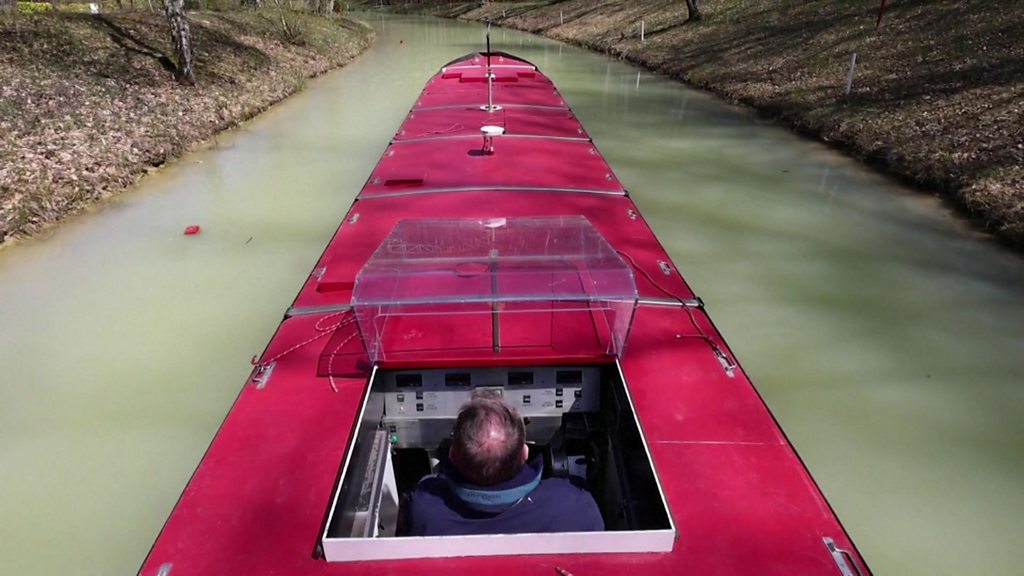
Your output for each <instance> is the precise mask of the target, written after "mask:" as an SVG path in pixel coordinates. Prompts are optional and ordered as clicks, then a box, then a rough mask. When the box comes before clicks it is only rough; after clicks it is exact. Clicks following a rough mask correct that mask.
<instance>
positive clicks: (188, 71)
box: [164, 0, 196, 86]
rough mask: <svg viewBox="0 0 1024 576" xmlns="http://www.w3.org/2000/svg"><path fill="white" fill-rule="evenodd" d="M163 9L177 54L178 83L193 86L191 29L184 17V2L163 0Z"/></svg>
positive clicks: (194, 78)
mask: <svg viewBox="0 0 1024 576" xmlns="http://www.w3.org/2000/svg"><path fill="white" fill-rule="evenodd" d="M164 10H166V12H167V20H169V21H170V23H171V40H172V41H173V42H174V50H175V52H176V53H177V54H178V71H177V74H176V76H177V78H178V83H180V84H184V85H186V86H195V83H196V75H195V72H194V71H193V70H192V31H191V30H189V27H188V19H187V18H185V2H184V0H164Z"/></svg>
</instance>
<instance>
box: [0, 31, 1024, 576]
mask: <svg viewBox="0 0 1024 576" xmlns="http://www.w3.org/2000/svg"><path fill="white" fill-rule="evenodd" d="M371 19H372V20H373V21H374V22H375V25H376V26H377V28H378V30H379V40H378V43H377V45H376V46H375V47H374V48H373V49H372V50H371V51H370V52H369V53H368V54H367V55H366V56H364V57H363V58H362V59H360V60H359V61H357V62H356V63H354V64H353V65H352V66H350V67H349V68H347V69H345V70H343V71H340V72H339V73H336V74H332V75H329V76H327V77H326V78H323V79H321V80H319V81H315V82H311V83H310V86H309V89H308V90H307V91H306V92H305V93H303V94H301V95H299V96H298V97H296V98H294V99H293V100H291V101H289V102H287V103H286V104H284V105H283V106H281V107H279V108H276V109H275V110H273V111H271V112H270V113H269V114H267V115H265V116H263V117H261V118H259V119H258V120H256V121H254V122H252V123H250V124H248V125H246V126H245V127H244V128H243V129H241V130H239V131H237V132H235V133H234V134H231V135H228V136H225V137H222V138H221V139H219V141H218V142H217V143H216V145H215V146H214V147H213V148H212V149H210V150H208V151H204V152H200V153H197V154H194V155H191V156H189V157H187V158H185V159H184V160H183V161H181V162H179V163H177V164H175V165H174V166H172V167H170V168H168V169H167V170H165V171H163V173H161V174H159V175H157V176H155V177H153V178H149V179H147V180H146V182H144V183H143V185H142V186H141V188H140V190H138V191H137V192H133V193H131V194H129V195H126V196H124V197H122V198H120V199H118V200H116V201H113V202H111V203H109V204H108V205H107V206H105V207H104V208H102V209H101V210H98V211H96V213H95V214H92V215H89V216H86V217H82V218H78V219H76V220H75V221H74V222H72V223H70V224H69V225H67V226H65V227H64V228H62V229H61V230H60V231H59V232H57V233H56V234H54V235H53V237H51V238H48V239H44V240H41V241H38V242H31V243H28V244H26V245H24V246H20V247H18V248H16V249H14V250H7V251H5V252H3V253H0V365H2V366H3V367H4V377H3V379H2V382H3V383H2V392H3V395H4V402H3V403H0V462H2V463H3V470H4V473H3V474H0V513H2V515H3V517H4V519H5V523H6V524H7V525H8V526H14V527H16V528H15V529H13V530H10V531H7V532H5V536H4V538H0V559H2V560H0V562H2V566H0V567H2V568H3V570H2V571H3V572H4V573H21V574H58V573H61V574H65V573H83V572H84V573H95V574H114V573H130V572H132V571H134V570H135V569H136V567H137V566H138V564H139V563H140V562H141V560H142V558H143V556H144V555H145V553H146V550H148V547H149V545H150V543H151V542H152V540H153V539H154V538H155V536H156V533H157V531H158V530H159V528H160V526H161V525H162V523H163V521H164V519H165V518H166V516H167V514H168V512H169V511H170V509H171V507H172V506H173V503H174V501H175V499H176V498H177V495H178V493H179V492H180V490H181V489H182V487H183V486H184V485H185V483H186V482H187V480H188V477H189V475H190V474H191V472H192V470H193V468H194V466H195V464H196V463H197V461H198V459H199V458H200V456H201V454H202V452H203V450H204V449H205V447H206V445H207V443H208V442H209V439H210V438H211V437H212V436H213V434H214V432H215V430H216V427H217V425H218V423H219V422H220V420H221V418H222V417H223V415H224V414H225V413H226V412H227V410H228V408H229V406H230V403H231V401H232V399H233V397H234V396H235V394H236V393H237V391H238V389H239V387H240V386H241V384H242V381H243V379H244V378H245V375H246V374H247V372H248V359H249V358H250V356H252V355H253V354H255V353H258V352H259V351H260V349H261V348H262V346H263V345H264V344H265V343H266V342H267V340H268V339H269V337H270V335H271V333H272V331H273V329H274V328H275V327H276V325H277V323H278V321H279V320H280V317H281V314H282V312H283V311H284V309H285V308H286V307H287V305H288V303H289V302H290V301H291V298H292V297H293V295H294V294H295V292H296V290H297V289H298V287H299V285H300V283H301V282H302V280H303V278H304V277H305V275H306V274H308V272H309V270H310V268H311V267H312V264H313V262H314V261H315V259H316V257H317V256H318V255H319V254H320V251H321V249H322V248H323V246H324V244H325V243H326V241H327V239H328V237H329V236H330V234H331V232H332V231H333V230H334V228H335V227H336V226H337V223H338V221H339V219H340V216H341V214H343V212H344V211H345V209H346V208H347V206H348V205H349V203H350V202H351V199H352V196H353V194H354V192H355V191H356V190H357V189H358V188H359V187H360V185H361V184H362V183H363V181H364V180H365V178H366V176H367V175H368V174H369V172H370V170H371V167H372V166H373V165H374V163H375V162H376V160H377V158H378V157H379V155H380V153H381V151H382V150H383V148H384V146H385V144H386V142H387V140H388V138H389V137H390V135H391V131H392V130H393V129H394V128H396V127H397V126H398V124H399V122H400V120H401V118H402V117H403V116H404V114H405V113H406V111H407V110H408V108H409V107H410V105H411V104H412V102H413V99H414V98H415V96H416V94H417V93H418V92H419V90H420V89H421V88H422V85H423V82H424V81H425V80H426V78H427V77H428V76H429V75H430V74H431V73H432V72H433V71H434V70H436V68H437V67H438V66H439V65H440V64H442V63H444V62H447V61H449V60H451V59H453V58H455V57H457V56H459V55H461V54H463V53H465V52H468V51H471V50H478V49H479V48H480V47H481V46H482V45H483V38H484V33H483V30H482V29H481V28H479V27H474V26H470V25H467V24H461V23H456V22H447V21H438V20H417V19H414V18H394V19H380V18H379V17H377V16H371ZM492 39H493V40H494V43H495V48H497V49H505V50H510V51H514V52H516V53H518V54H520V55H522V56H524V57H527V58H529V59H532V60H533V61H534V62H537V63H538V64H539V65H541V66H542V67H543V69H544V70H545V72H547V73H548V74H549V75H551V76H552V78H553V79H554V80H555V82H556V83H557V84H558V86H559V88H560V89H561V91H562V92H563V94H564V95H565V97H566V99H567V101H568V102H569V103H570V105H572V106H573V107H574V109H575V110H576V112H577V114H578V115H579V117H580V118H581V120H582V121H583V123H584V125H585V126H586V127H587V129H588V130H589V131H590V133H591V135H592V136H593V137H594V139H595V141H596V143H597V145H598V146H599V147H600V149H601V150H602V152H603V153H604V154H605V155H606V156H607V157H608V159H609V161H610V162H611V164H612V166H613V168H614V169H615V170H616V173H617V174H618V175H619V177H620V179H621V180H622V181H623V182H624V183H625V185H626V186H627V188H628V189H629V190H630V191H631V193H632V194H633V196H634V198H635V200H636V201H637V203H638V204H639V205H640V208H641V210H642V211H643V213H644V215H645V216H646V218H647V219H648V220H649V221H650V223H651V225H652V226H653V228H654V229H655V231H656V232H657V233H658V236H659V238H660V239H661V241H662V242H663V243H664V244H665V246H666V247H667V248H668V250H669V251H670V253H671V254H672V256H673V258H674V259H675V261H676V263H677V265H678V267H679V269H680V270H682V271H683V273H684V274H685V276H686V278H687V279H688V281H689V282H690V283H691V285H692V286H693V287H694V289H695V290H696V291H697V293H698V294H700V295H701V296H702V297H703V298H704V299H705V300H706V301H707V303H708V305H709V309H710V311H711V313H712V315H713V317H714V319H715V321H716V322H717V323H718V325H719V327H720V328H721V330H722V332H723V333H724V334H725V336H726V338H728V340H729V342H730V344H731V345H732V346H733V348H734V349H735V351H736V352H737V354H738V356H739V358H740V360H741V361H742V362H743V364H744V367H745V368H746V369H747V370H748V372H749V373H750V374H751V376H752V378H753V379H754V382H755V383H756V384H757V385H758V388H759V390H760V391H761V392H762V393H763V395H764V396H765V398H766V400H767V401H768V403H769V404H770V406H771V408H772V409H773V411H774V412H775V414H776V415H777V416H778V417H779V419H780V421H781V423H782V425H783V427H784V429H785V430H786V432H787V434H788V435H789V437H790V438H791V440H792V441H793V442H794V444H795V445H796V446H797V448H798V449H799V451H800V453H801V455H802V456H803V457H804V459H805V461H806V462H807V464H808V466H809V467H810V468H811V470H812V472H813V474H814V476H815V478H816V479H817V480H818V481H819V483H820V484H821V486H822V488H823V490H824V491H825V493H826V494H827V495H828V497H829V498H830V500H831V502H832V504H833V505H834V506H835V507H836V509H837V511H838V513H839V515H840V517H841V518H842V519H843V521H844V524H845V525H846V526H847V528H848V529H849V530H850V532H851V533H852V535H853V537H854V539H855V540H856V541H857V542H858V544H859V546H860V547H861V549H862V552H863V553H864V555H865V557H866V558H867V559H868V561H869V562H870V563H871V565H872V566H873V568H874V569H875V570H876V572H877V573H879V574H885V573H890V574H964V573H977V572H983V573H993V574H1009V573H1014V572H1015V571H1016V570H1017V568H1018V566H1019V565H1020V564H1021V562H1022V561H1024V556H1022V553H1021V552H1020V551H1019V549H1018V547H1017V546H1016V539H1015V538H1014V536H1013V535H1014V534H1016V533H1017V532H1018V530H1017V528H1018V526H1019V518H1021V517H1022V516H1024V496H1022V491H1021V490H1020V486H1021V485H1022V484H1024V462H1022V460H1021V457H1020V455H1021V454H1024V446H1022V444H1024V440H1022V439H1024V393H1022V391H1021V375H1022V374H1024V360H1022V359H1021V358H1022V355H1021V350H1022V348H1024V305H1022V304H1024V272H1022V270H1024V266H1022V265H1021V260H1020V259H1019V258H1017V257H1015V256H1012V255H1009V254H1007V253H1005V252H1004V251H1002V250H1000V249H999V248H998V247H996V246H994V245H992V244H991V243H990V242H989V241H987V240H985V239H980V238H978V237H976V235H974V234H971V233H969V232H965V231H964V230H963V226H962V224H961V223H959V222H958V221H956V220H955V219H953V218H951V217H950V216H949V214H948V213H947V211H946V209H945V208H944V207H943V206H942V205H941V204H940V203H939V202H937V201H934V200H932V199H930V198H928V197H925V196H922V195H920V194H915V193H908V192H906V191H904V190H902V189H901V188H899V187H898V186H896V185H895V184H893V183H892V182H890V181H888V180H886V179H884V178H881V177H879V176H876V175H873V174H871V173H868V172H865V171H864V170H862V168H861V167H860V166H859V165H858V164H856V163H855V162H852V161H849V160H847V159H844V158H842V157H838V156H836V155H834V154H832V153H831V152H830V151H828V150H827V149H825V148H824V147H822V146H819V145H816V144H813V143H809V142H806V141H803V140H801V139H798V138H795V137H793V136H791V135H790V134H788V133H787V132H785V131H783V130H780V129H779V128H777V127H775V126H773V125H772V124H771V123H770V122H765V121H763V120H759V119H758V118H756V117H754V116H752V115H750V114H747V113H745V112H743V111H742V110H739V109H736V108H732V107H729V106H727V105H723V104H722V103H720V102H718V101H716V100H714V99H712V98H710V97H708V96H707V95H705V94H702V93H699V92H693V91H690V90H686V89H684V88H682V87H680V86H679V85H677V84H673V83H671V82H667V81H665V80H664V79H662V78H659V77H657V76H654V75H650V74H647V73H645V72H641V73H638V72H637V70H635V69H634V68H631V67H629V66H626V65H624V64H622V63H620V62H616V61H613V60H610V59H607V58H605V57H602V56H599V55H593V54H589V53H586V52H583V51H581V50H578V49H576V48H572V47H568V46H563V45H560V44H555V43H552V42H549V41H546V40H543V39H537V38H532V37H528V36H524V35H522V34H518V33H514V32H511V31H506V30H494V31H493V33H492ZM189 224H200V225H202V226H203V228H204V231H203V233H202V234H201V235H200V236H198V237H195V238H186V237H184V236H182V235H181V230H182V228H183V227H184V226H186V225H189ZM12 471H13V473H12ZM57 543H59V544H57Z"/></svg>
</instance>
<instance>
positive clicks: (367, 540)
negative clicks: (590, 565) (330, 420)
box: [321, 364, 676, 562]
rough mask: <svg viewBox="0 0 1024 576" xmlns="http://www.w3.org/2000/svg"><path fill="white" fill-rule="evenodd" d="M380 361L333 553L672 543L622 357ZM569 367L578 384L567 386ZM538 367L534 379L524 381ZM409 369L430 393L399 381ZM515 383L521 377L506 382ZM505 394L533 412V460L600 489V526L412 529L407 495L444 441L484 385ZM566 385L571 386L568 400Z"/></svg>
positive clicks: (331, 520)
mask: <svg viewBox="0 0 1024 576" xmlns="http://www.w3.org/2000/svg"><path fill="white" fill-rule="evenodd" d="M459 372H460V373H462V374H464V375H466V376H468V377H469V378H468V380H471V381H472V384H471V385H469V386H465V387H457V388H452V387H449V386H447V384H448V379H449V377H450V376H451V374H452V373H453V371H452V370H450V369H446V368H437V369H410V370H398V371H392V370H375V371H374V374H373V376H372V377H371V381H370V385H369V386H367V388H366V392H365V394H364V397H363V409H362V410H361V412H360V414H359V419H358V422H357V426H356V433H355V434H354V435H353V437H352V438H351V439H350V441H349V445H348V448H347V454H348V456H347V457H346V460H345V463H344V465H343V467H342V472H341V475H340V479H339V482H338V485H337V487H336V489H335V492H334V497H333V498H332V499H331V502H332V504H331V509H330V510H329V511H328V521H327V523H326V527H325V529H324V532H323V534H322V538H321V546H322V550H323V552H324V557H325V558H326V560H327V561H328V562H354V561H364V560H385V559H386V560H397V559H403V558H439V557H453V556H503V555H521V554H578V553H630V552H635V553H646V552H669V551H671V550H672V549H673V546H674V544H675V540H676V528H675V525H674V523H673V521H672V518H671V514H670V512H669V510H668V504H667V502H666V499H665V494H664V491H663V490H662V488H661V483H660V481H659V480H658V477H657V472H656V471H655V469H654V465H653V462H652V459H651V456H650V453H649V450H648V449H647V443H646V439H645V438H644V435H643V433H642V431H641V429H640V426H639V421H638V419H637V416H636V410H635V408H634V406H633V402H632V400H631V398H630V393H629V389H628V386H626V384H625V382H624V381H623V379H622V372H621V370H619V369H618V368H617V366H616V365H615V364H601V365H578V366H515V367H509V366H492V367H477V368H470V369H464V368H461V369H459ZM567 372H572V373H573V374H574V377H573V380H578V382H575V383H573V384H569V385H564V386H563V385H559V384H558V379H559V374H561V373H567ZM525 373H529V374H530V375H531V377H530V378H529V382H525V381H523V379H521V378H520V376H521V375H522V374H525ZM410 375H415V376H416V379H417V380H420V381H422V382H423V398H421V399H414V398H413V397H412V396H411V395H410V392H409V390H408V389H407V388H403V387H401V386H400V384H399V383H400V381H403V380H404V379H406V378H407V377H409V376H410ZM513 381H517V384H515V385H509V386H506V385H505V384H504V383H505V382H509V383H512V382H513ZM482 388H486V389H490V390H496V391H498V392H500V393H502V396H503V397H504V398H505V400H506V401H507V402H509V403H510V404H512V405H513V406H515V408H516V409H517V411H518V412H519V414H520V415H522V416H524V417H525V418H526V419H527V425H526V440H527V442H528V443H529V445H530V452H531V454H532V456H531V458H542V459H543V462H544V476H545V477H549V476H554V477H561V478H574V482H576V483H577V484H578V485H581V486H585V487H586V489H587V490H588V491H589V492H590V493H591V495H592V496H593V497H594V500H595V502H596V503H597V506H598V508H599V510H600V513H601V516H602V518H603V520H604V526H605V529H604V531H600V532H550V533H533V534H529V533H523V534H487V535H463V536H412V535H408V534H407V533H405V531H404V528H403V526H402V524H401V522H400V520H399V518H403V517H404V516H403V511H402V509H401V507H402V506H404V503H405V502H407V501H408V500H407V496H408V494H409V493H411V492H412V491H413V490H415V487H416V485H417V483H418V482H419V481H420V480H421V479H422V478H423V477H425V476H427V475H429V474H431V473H432V471H435V470H436V468H437V466H438V462H439V461H440V460H441V459H444V458H445V457H446V456H445V455H446V454H447V445H446V444H445V442H447V439H448V438H449V434H450V433H451V430H452V426H453V424H454V422H455V418H456V416H457V414H458V411H459V408H460V407H461V406H462V405H463V403H464V402H466V401H467V400H468V399H469V398H470V397H471V395H472V394H473V391H474V390H475V389H482ZM559 390H563V391H564V392H565V393H564V394H563V395H562V396H561V397H559V396H558V395H557V393H558V391H559Z"/></svg>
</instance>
